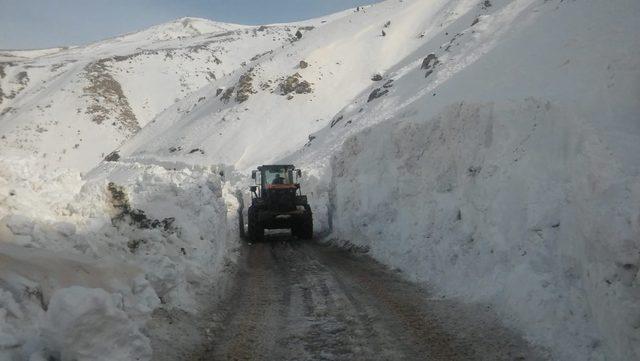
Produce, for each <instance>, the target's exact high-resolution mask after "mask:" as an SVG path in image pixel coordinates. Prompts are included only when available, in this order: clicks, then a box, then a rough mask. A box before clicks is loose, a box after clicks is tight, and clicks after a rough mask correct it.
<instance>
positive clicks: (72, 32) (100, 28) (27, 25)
mask: <svg viewBox="0 0 640 361" xmlns="http://www.w3.org/2000/svg"><path fill="white" fill-rule="evenodd" d="M374 2H377V1H376V0H182V1H180V0H0V49H33V48H44V47H54V46H62V45H76V44H85V43H89V42H93V41H96V40H101V39H104V38H108V37H111V36H115V35H119V34H123V33H128V32H131V31H135V30H140V29H144V28H146V27H149V26H152V25H155V24H158V23H162V22H166V21H169V20H172V19H175V18H179V17H183V16H194V17H201V18H208V19H212V20H218V21H225V22H234V23H240V24H265V23H274V22H286V21H294V20H302V19H308V18H312V17H316V16H321V15H326V14H330V13H333V12H336V11H340V10H344V9H347V8H351V7H355V6H358V5H364V4H368V3H374Z"/></svg>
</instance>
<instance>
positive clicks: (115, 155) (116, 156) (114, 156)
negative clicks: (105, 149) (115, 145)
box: [104, 150, 120, 162]
mask: <svg viewBox="0 0 640 361" xmlns="http://www.w3.org/2000/svg"><path fill="white" fill-rule="evenodd" d="M104 160H105V161H106V162H117V161H118V160H120V153H119V152H118V151H117V150H114V151H113V152H111V153H109V154H107V156H106V157H104Z"/></svg>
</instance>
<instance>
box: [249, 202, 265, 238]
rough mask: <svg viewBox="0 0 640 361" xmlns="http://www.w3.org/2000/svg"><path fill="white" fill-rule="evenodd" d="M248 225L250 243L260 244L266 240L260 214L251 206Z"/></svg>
mask: <svg viewBox="0 0 640 361" xmlns="http://www.w3.org/2000/svg"><path fill="white" fill-rule="evenodd" d="M247 214H248V218H249V220H248V223H249V241H251V242H260V241H262V239H263V238H264V228H263V227H262V225H260V222H258V212H257V211H256V209H255V208H254V207H253V206H251V207H249V209H248V211H247Z"/></svg>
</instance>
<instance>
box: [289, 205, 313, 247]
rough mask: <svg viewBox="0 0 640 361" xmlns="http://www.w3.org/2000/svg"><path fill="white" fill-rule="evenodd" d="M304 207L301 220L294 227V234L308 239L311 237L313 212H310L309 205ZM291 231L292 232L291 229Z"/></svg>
mask: <svg viewBox="0 0 640 361" xmlns="http://www.w3.org/2000/svg"><path fill="white" fill-rule="evenodd" d="M304 209H305V212H304V217H303V218H302V222H300V224H299V225H297V227H295V236H296V237H298V238H300V239H307V240H308V239H312V238H313V214H312V213H311V207H309V205H305V206H304ZM292 232H294V230H293V229H292Z"/></svg>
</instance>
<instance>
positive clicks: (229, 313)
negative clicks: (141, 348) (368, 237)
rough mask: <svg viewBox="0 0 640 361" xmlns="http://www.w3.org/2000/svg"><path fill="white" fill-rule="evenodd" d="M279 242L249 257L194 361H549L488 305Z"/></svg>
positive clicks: (255, 248) (357, 260) (358, 259)
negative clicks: (432, 293) (435, 293)
mask: <svg viewBox="0 0 640 361" xmlns="http://www.w3.org/2000/svg"><path fill="white" fill-rule="evenodd" d="M287 238H288V237H287V236H283V235H276V236H271V239H269V238H267V240H268V242H265V243H259V244H252V245H248V246H246V248H245V249H244V259H245V262H246V264H245V265H244V267H242V269H241V270H240V272H238V274H237V279H236V286H235V288H234V289H233V290H232V291H231V292H230V293H229V296H228V298H227V299H226V300H225V301H223V302H222V305H221V307H219V308H218V309H217V310H215V311H214V315H212V316H211V320H210V321H208V322H210V326H209V327H210V329H209V330H210V331H209V332H211V336H210V340H211V341H210V343H208V344H207V345H206V346H205V348H204V349H203V350H198V351H197V352H196V354H195V355H193V356H192V357H191V358H190V359H192V360H203V361H204V360H447V361H454V360H510V361H512V360H543V359H546V357H545V356H544V354H545V353H544V352H542V351H540V350H537V349H535V348H534V347H532V346H531V345H528V344H527V343H526V341H524V340H523V339H522V338H520V337H518V336H516V335H514V334H513V333H512V332H510V331H508V330H506V329H504V328H503V327H501V326H499V325H498V323H497V322H495V320H494V319H493V316H491V314H492V312H491V311H490V310H489V309H487V308H486V307H479V306H476V307H474V308H470V307H469V306H463V305H460V304H458V303H455V302H452V301H450V300H443V299H441V298H430V297H429V295H428V293H427V292H425V291H424V290H422V289H420V288H418V287H416V286H415V285H413V284H410V283H408V282H406V281H403V280H402V279H401V278H400V277H399V275H398V274H397V273H395V272H393V271H390V270H388V269H386V268H385V267H383V266H381V265H380V264H378V263H376V262H375V261H373V260H372V259H371V258H369V257H368V256H365V255H362V254H355V253H348V252H345V251H343V250H340V249H337V248H333V247H329V246H323V245H318V244H315V243H303V242H299V241H294V240H290V239H287Z"/></svg>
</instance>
